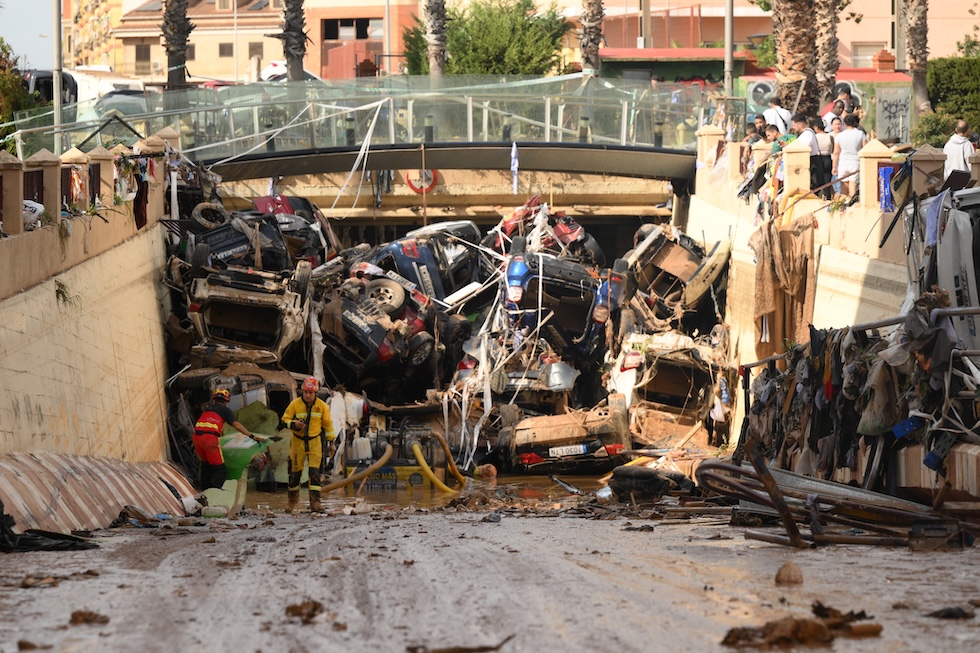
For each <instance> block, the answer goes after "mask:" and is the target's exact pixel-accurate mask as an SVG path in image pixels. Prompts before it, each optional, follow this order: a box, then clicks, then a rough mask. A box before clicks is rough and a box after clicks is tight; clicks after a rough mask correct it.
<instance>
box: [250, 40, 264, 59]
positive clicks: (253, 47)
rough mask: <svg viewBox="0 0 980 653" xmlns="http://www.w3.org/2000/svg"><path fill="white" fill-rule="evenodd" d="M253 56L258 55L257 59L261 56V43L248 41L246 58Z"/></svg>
mask: <svg viewBox="0 0 980 653" xmlns="http://www.w3.org/2000/svg"><path fill="white" fill-rule="evenodd" d="M253 57H258V58H259V59H261V58H262V43H261V42H259V43H249V44H248V58H249V59H252V58H253Z"/></svg>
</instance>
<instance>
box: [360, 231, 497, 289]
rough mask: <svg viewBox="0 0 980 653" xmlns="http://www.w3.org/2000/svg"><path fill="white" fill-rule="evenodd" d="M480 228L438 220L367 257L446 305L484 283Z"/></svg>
mask: <svg viewBox="0 0 980 653" xmlns="http://www.w3.org/2000/svg"><path fill="white" fill-rule="evenodd" d="M479 242H480V229H479V227H477V226H476V224H474V223H473V222H470V221H468V220H455V221H449V222H438V223H435V224H432V225H428V226H425V227H421V228H419V229H415V230H414V231H410V232H408V234H406V235H405V237H404V238H399V239H398V240H395V241H392V242H390V243H386V244H384V245H380V246H378V247H377V248H374V249H373V250H372V251H370V252H369V253H368V254H367V255H366V256H365V257H364V260H365V261H367V262H369V263H371V264H373V265H376V266H378V267H379V268H381V269H382V270H384V271H386V272H394V273H396V274H397V275H399V276H400V277H401V278H403V279H405V280H407V281H409V282H410V283H411V284H412V285H413V286H415V287H417V288H418V290H420V291H421V292H422V293H423V294H425V295H427V296H429V297H431V298H432V299H433V300H435V301H436V302H437V303H439V304H440V305H442V306H443V307H447V308H448V307H450V306H454V305H456V304H458V303H460V302H462V301H463V300H465V299H467V298H470V297H472V296H473V295H474V294H475V293H476V292H477V291H478V290H479V289H480V287H481V286H482V284H481V281H482V278H483V276H484V275H483V271H484V270H485V269H486V268H485V266H481V261H480V252H479V249H478V246H477V244H478V243H479Z"/></svg>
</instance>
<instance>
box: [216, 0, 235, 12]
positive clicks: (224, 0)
mask: <svg viewBox="0 0 980 653" xmlns="http://www.w3.org/2000/svg"><path fill="white" fill-rule="evenodd" d="M231 2H232V0H218V2H217V5H218V11H231Z"/></svg>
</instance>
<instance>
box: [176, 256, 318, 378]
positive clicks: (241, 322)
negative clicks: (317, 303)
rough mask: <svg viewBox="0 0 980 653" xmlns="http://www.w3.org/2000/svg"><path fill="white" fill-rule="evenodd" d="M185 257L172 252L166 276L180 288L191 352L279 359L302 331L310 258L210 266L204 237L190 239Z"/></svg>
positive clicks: (216, 360) (218, 359)
mask: <svg viewBox="0 0 980 653" xmlns="http://www.w3.org/2000/svg"><path fill="white" fill-rule="evenodd" d="M188 258H189V259H190V260H189V261H184V260H182V259H180V258H179V257H172V258H171V260H170V264H169V270H168V272H169V277H170V279H171V280H172V282H174V284H175V286H176V287H177V288H180V289H182V290H183V293H184V300H185V301H184V307H185V309H186V314H187V319H188V320H189V321H190V322H191V324H192V325H193V327H194V330H195V331H196V332H197V335H198V342H197V344H195V345H194V346H193V347H192V348H191V354H192V356H193V357H195V358H197V359H199V360H200V361H203V362H204V363H206V364H211V365H215V364H220V363H223V362H236V361H249V362H253V363H257V364H261V365H271V364H276V363H280V362H281V361H282V360H283V358H284V356H285V355H286V353H287V351H288V350H289V349H290V348H291V347H292V346H293V345H295V344H296V343H298V342H300V341H301V340H302V338H303V335H304V334H305V333H306V322H307V318H308V316H309V310H310V293H309V289H310V278H311V273H312V268H311V266H310V263H309V261H300V262H299V263H297V264H296V267H295V268H287V269H284V270H276V269H272V270H261V269H257V268H255V267H245V266H240V265H226V266H220V267H218V266H215V265H211V264H209V261H211V260H214V259H213V257H211V256H210V247H209V245H208V244H206V243H195V244H194V245H192V246H191V247H190V250H189V253H188Z"/></svg>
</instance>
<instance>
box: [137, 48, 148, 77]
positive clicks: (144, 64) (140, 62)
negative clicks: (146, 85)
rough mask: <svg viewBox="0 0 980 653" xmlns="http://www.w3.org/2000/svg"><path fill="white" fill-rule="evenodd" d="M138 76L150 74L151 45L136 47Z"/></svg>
mask: <svg viewBox="0 0 980 653" xmlns="http://www.w3.org/2000/svg"><path fill="white" fill-rule="evenodd" d="M136 74H137V75H149V74H150V45H149V44H148V43H146V44H142V43H141V44H139V45H137V46H136Z"/></svg>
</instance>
